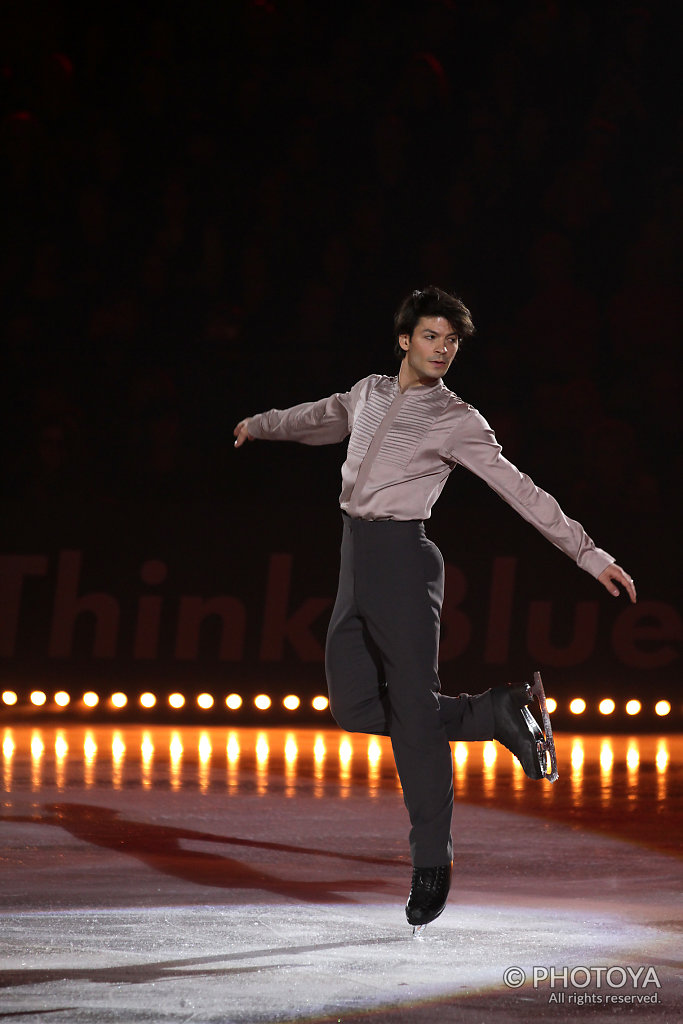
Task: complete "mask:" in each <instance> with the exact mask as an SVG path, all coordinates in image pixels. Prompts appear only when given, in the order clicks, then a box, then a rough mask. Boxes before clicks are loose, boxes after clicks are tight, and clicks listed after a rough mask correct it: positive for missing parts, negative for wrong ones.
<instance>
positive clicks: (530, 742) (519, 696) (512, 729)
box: [491, 683, 545, 779]
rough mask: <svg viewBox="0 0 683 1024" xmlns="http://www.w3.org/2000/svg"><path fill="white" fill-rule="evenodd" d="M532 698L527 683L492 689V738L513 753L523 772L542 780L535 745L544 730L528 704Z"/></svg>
mask: <svg viewBox="0 0 683 1024" xmlns="http://www.w3.org/2000/svg"><path fill="white" fill-rule="evenodd" d="M532 700H533V696H532V693H531V687H530V686H528V685H527V684H526V683H524V684H523V685H522V686H509V685H508V686H497V687H495V688H494V689H492V690H491V701H492V704H493V728H494V731H493V738H494V740H498V742H499V743H502V744H503V746H504V747H507V749H508V750H509V751H510V752H511V753H512V754H514V755H515V757H516V758H517V760H518V761H519V763H520V764H521V766H522V768H523V769H524V774H525V775H528V777H529V778H530V779H542V778H543V776H544V774H545V773H544V770H543V766H542V764H541V757H540V754H539V749H538V744H539V741H540V742H541V743H542V742H543V733H542V732H541V730H540V728H539V726H538V723H537V721H536V719H535V718H534V716H533V715H532V714H531V712H530V711H529V709H528V707H527V705H528V704H531V702H532Z"/></svg>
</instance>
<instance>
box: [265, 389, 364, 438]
mask: <svg viewBox="0 0 683 1024" xmlns="http://www.w3.org/2000/svg"><path fill="white" fill-rule="evenodd" d="M352 409H353V402H352V393H351V392H350V391H347V392H344V393H341V392H340V393H339V394H336V395H330V397H329V398H321V399H320V401H318V402H302V403H301V404H300V405H294V406H292V408H291V409H271V410H270V412H262V413H259V414H258V415H257V416H252V417H250V419H249V433H250V434H251V435H252V437H257V438H259V439H263V440H268V441H300V442H301V443H302V444H336V443H337V442H339V441H343V440H344V438H345V437H347V435H348V434H349V433H350V430H351V426H350V417H351V413H352Z"/></svg>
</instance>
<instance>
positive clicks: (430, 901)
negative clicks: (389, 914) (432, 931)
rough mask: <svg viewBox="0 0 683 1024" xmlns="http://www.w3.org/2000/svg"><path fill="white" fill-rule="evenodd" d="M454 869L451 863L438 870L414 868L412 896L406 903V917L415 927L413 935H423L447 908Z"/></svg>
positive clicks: (442, 865) (437, 868) (441, 866)
mask: <svg viewBox="0 0 683 1024" xmlns="http://www.w3.org/2000/svg"><path fill="white" fill-rule="evenodd" d="M452 867H453V863H452V862H451V863H450V864H440V865H439V866H438V867H436V868H413V879H412V883H411V886H410V896H409V897H408V902H407V903H406V917H407V918H408V924H412V926H413V935H417V936H419V935H421V934H422V932H423V931H424V930H425V928H426V927H427V925H428V924H429V922H430V921H433V920H434V919H435V918H437V917H438V916H439V914H440V913H441V912H442V911H443V908H444V907H445V906H446V900H447V899H448V892H449V889H450V887H451V870H452Z"/></svg>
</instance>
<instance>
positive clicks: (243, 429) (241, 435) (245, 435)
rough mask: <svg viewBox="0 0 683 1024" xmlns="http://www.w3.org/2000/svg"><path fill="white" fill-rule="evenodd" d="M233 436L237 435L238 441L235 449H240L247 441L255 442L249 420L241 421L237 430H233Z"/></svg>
mask: <svg viewBox="0 0 683 1024" xmlns="http://www.w3.org/2000/svg"><path fill="white" fill-rule="evenodd" d="M233 434H234V435H235V437H236V439H237V440H236V441H235V448H240V447H241V446H242V445H243V444H244V442H245V441H253V440H254V439H253V437H252V436H251V434H250V433H249V420H248V419H246V420H241V421H240V422H239V423H238V424H237V426H236V427H235V429H234V430H233Z"/></svg>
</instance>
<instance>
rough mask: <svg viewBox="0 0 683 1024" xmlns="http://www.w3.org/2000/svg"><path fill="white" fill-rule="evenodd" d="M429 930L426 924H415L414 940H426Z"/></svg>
mask: <svg viewBox="0 0 683 1024" xmlns="http://www.w3.org/2000/svg"><path fill="white" fill-rule="evenodd" d="M426 930H427V925H426V924H414V925H413V938H414V939H424V934H425V932H426Z"/></svg>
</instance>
